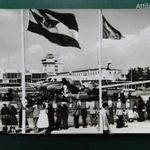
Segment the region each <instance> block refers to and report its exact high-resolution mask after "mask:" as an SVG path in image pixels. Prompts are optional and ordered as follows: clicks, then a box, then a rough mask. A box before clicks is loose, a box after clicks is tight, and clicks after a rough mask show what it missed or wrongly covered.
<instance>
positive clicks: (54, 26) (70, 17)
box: [28, 9, 80, 48]
mask: <svg viewBox="0 0 150 150" xmlns="http://www.w3.org/2000/svg"><path fill="white" fill-rule="evenodd" d="M28 30H29V31H31V32H33V33H37V34H40V35H42V36H44V37H45V38H47V39H48V40H49V41H50V42H52V43H55V44H58V45H60V46H71V47H76V48H80V45H79V43H78V24H77V21H76V18H75V16H74V14H70V13H57V12H54V11H51V10H48V9H38V10H30V18H29V25H28Z"/></svg>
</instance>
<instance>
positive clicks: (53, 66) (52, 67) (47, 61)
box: [41, 54, 63, 76]
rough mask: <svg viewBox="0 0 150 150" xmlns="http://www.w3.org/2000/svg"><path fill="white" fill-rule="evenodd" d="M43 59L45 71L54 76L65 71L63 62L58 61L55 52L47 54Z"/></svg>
mask: <svg viewBox="0 0 150 150" xmlns="http://www.w3.org/2000/svg"><path fill="white" fill-rule="evenodd" d="M41 61H42V65H43V72H44V73H47V74H48V75H52V76H53V75H56V73H59V72H63V63H61V62H58V60H56V59H55V58H54V55H53V54H47V55H46V57H45V58H44V59H42V60H41Z"/></svg>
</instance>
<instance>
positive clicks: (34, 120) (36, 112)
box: [33, 104, 40, 130]
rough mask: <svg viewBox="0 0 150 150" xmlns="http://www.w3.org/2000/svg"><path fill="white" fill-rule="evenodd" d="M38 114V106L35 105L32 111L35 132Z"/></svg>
mask: <svg viewBox="0 0 150 150" xmlns="http://www.w3.org/2000/svg"><path fill="white" fill-rule="evenodd" d="M39 114H40V110H39V109H38V106H37V104H36V105H35V106H34V109H33V123H34V128H35V130H36V129H37V126H36V125H37V120H38V118H39Z"/></svg>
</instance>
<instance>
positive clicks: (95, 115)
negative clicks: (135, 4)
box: [0, 9, 150, 134]
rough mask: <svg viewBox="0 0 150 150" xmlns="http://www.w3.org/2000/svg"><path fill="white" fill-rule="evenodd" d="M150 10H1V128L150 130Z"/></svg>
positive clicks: (85, 131)
mask: <svg viewBox="0 0 150 150" xmlns="http://www.w3.org/2000/svg"><path fill="white" fill-rule="evenodd" d="M149 16H150V11H149V10H148V9H141V10H138V9H1V10H0V22H1V23H0V33H1V34H0V57H1V58H0V134H114V133H122V134H124V133H150V60H149V55H150V52H149V48H150V43H149V39H150V35H149V32H150V19H149Z"/></svg>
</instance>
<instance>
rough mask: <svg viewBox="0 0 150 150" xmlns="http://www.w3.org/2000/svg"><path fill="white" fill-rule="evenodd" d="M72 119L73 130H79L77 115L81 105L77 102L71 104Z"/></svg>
mask: <svg viewBox="0 0 150 150" xmlns="http://www.w3.org/2000/svg"><path fill="white" fill-rule="evenodd" d="M72 108H73V118H74V126H75V128H79V115H80V111H81V103H80V101H79V100H75V101H74V102H73V107H72Z"/></svg>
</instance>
